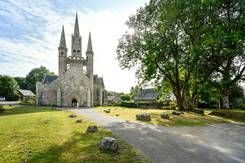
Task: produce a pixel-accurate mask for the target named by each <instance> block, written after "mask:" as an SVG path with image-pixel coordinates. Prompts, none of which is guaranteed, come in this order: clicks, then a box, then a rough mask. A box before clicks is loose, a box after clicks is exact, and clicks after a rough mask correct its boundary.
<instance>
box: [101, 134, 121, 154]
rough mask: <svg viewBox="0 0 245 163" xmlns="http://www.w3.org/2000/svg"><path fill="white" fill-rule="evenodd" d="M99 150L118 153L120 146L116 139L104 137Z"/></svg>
mask: <svg viewBox="0 0 245 163" xmlns="http://www.w3.org/2000/svg"><path fill="white" fill-rule="evenodd" d="M99 148H100V149H101V150H104V151H112V152H117V151H118V149H119V145H118V142H117V140H116V139H115V138H112V137H104V138H103V139H102V140H101V142H100V146H99Z"/></svg>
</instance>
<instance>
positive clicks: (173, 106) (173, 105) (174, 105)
mask: <svg viewBox="0 0 245 163" xmlns="http://www.w3.org/2000/svg"><path fill="white" fill-rule="evenodd" d="M169 106H170V109H171V110H175V109H176V102H175V101H174V100H172V101H170V102H169Z"/></svg>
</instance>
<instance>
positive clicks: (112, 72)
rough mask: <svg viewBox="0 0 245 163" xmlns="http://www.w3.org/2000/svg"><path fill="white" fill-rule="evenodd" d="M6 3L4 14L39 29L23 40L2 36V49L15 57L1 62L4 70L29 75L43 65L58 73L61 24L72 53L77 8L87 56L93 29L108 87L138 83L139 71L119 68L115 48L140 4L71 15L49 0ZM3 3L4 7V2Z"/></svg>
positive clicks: (99, 66)
mask: <svg viewBox="0 0 245 163" xmlns="http://www.w3.org/2000/svg"><path fill="white" fill-rule="evenodd" d="M143 4H144V3H143V2H142V5H143ZM6 5H7V6H8V7H7V9H6V10H4V11H3V10H1V12H0V15H1V16H4V17H7V18H8V19H10V20H12V21H11V22H12V23H15V25H23V26H22V27H23V28H33V27H34V28H36V29H35V30H34V31H36V33H35V32H31V33H29V34H28V35H25V36H23V37H24V38H23V39H19V40H14V39H6V38H3V37H2V38H1V37H0V50H1V52H3V53H5V54H8V57H9V58H12V59H13V61H11V62H6V63H2V62H0V67H1V69H0V73H1V74H8V75H11V76H25V75H26V74H27V73H28V72H29V71H30V70H31V69H32V68H34V67H38V66H40V65H43V66H45V67H47V68H48V69H50V70H51V71H54V72H55V73H57V71H58V63H57V62H58V56H57V55H58V50H57V46H58V44H59V39H60V32H61V27H62V25H65V33H66V42H67V45H68V54H70V47H71V46H70V43H71V34H72V33H73V26H74V21H75V12H74V11H77V12H78V16H79V26H80V33H81V35H82V46H83V56H84V55H85V51H86V47H87V39H88V33H89V31H91V33H92V41H93V42H92V43H93V49H94V53H95V55H94V61H95V63H94V68H95V73H97V74H98V75H99V76H103V78H104V82H105V86H106V89H107V90H113V91H124V92H128V91H129V89H130V87H131V86H133V85H135V81H136V79H135V75H134V73H135V72H134V71H127V70H121V69H120V68H119V64H118V61H117V60H116V52H115V50H116V47H117V44H118V39H119V38H120V37H121V35H122V34H123V33H124V31H125V30H126V29H127V27H126V26H125V21H126V20H127V18H128V16H129V15H130V14H131V13H133V12H135V10H136V9H137V7H136V6H134V7H132V8H128V9H123V10H113V9H107V10H99V11H93V10H90V9H85V8H83V9H76V10H75V9H74V10H71V12H70V14H69V15H68V14H66V13H67V12H62V10H58V11H55V10H53V9H52V5H51V4H50V3H49V1H48V0H47V1H45V0H42V1H35V3H34V2H33V1H31V0H29V1H21V2H20V1H15V0H11V1H10V2H9V3H8V4H5V6H6ZM0 7H1V8H2V5H1V3H0ZM138 7H140V6H138ZM12 11H13V12H12ZM33 17H36V18H35V19H40V20H37V22H38V23H39V24H35V22H36V21H34V22H33ZM30 20H32V21H30ZM40 22H42V23H40ZM0 25H1V24H0ZM23 40H24V41H23ZM0 55H1V53H0Z"/></svg>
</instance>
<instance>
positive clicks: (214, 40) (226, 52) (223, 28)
mask: <svg viewBox="0 0 245 163" xmlns="http://www.w3.org/2000/svg"><path fill="white" fill-rule="evenodd" d="M244 5H245V3H244V1H241V0H224V1H215V3H213V9H214V10H215V12H213V14H212V15H210V22H211V23H210V25H209V26H210V30H209V34H210V36H209V37H210V44H209V45H208V46H207V48H209V49H212V54H213V55H214V56H216V57H217V58H219V60H220V61H222V62H221V64H219V66H218V68H217V69H216V70H215V71H214V72H213V74H212V75H213V78H214V79H215V80H213V83H214V84H215V85H216V86H217V88H218V89H219V94H220V97H221V98H220V99H221V102H220V103H221V105H220V106H221V108H226V109H227V108H229V96H230V95H231V93H232V90H233V89H232V88H233V87H235V86H236V85H237V83H238V82H239V81H241V80H245V53H244V52H245V49H244V48H245V42H244V40H245V30H244V26H245V21H244V20H245V19H244Z"/></svg>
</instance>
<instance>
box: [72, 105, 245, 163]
mask: <svg viewBox="0 0 245 163" xmlns="http://www.w3.org/2000/svg"><path fill="white" fill-rule="evenodd" d="M72 111H74V112H75V113H77V114H80V115H83V116H86V117H87V118H89V119H91V120H93V121H96V122H97V123H99V124H101V125H102V126H104V127H105V128H107V129H109V130H110V131H112V132H113V133H114V134H116V135H118V136H119V137H121V138H122V139H124V140H125V141H127V142H128V143H129V144H131V145H133V146H134V147H136V148H138V149H139V150H141V151H142V152H143V154H145V155H146V156H147V157H149V158H150V159H151V160H152V162H153V163H165V162H166V163H172V162H174V163H182V162H183V163H216V162H222V163H223V162H224V163H236V162H239V163H245V126H244V125H238V124H231V123H227V124H214V125H210V126H202V127H201V126H196V127H164V126H159V125H151V124H146V123H140V122H128V121H125V120H122V119H120V118H117V117H111V116H107V115H104V114H101V113H97V112H95V111H94V110H93V109H75V110H72Z"/></svg>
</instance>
